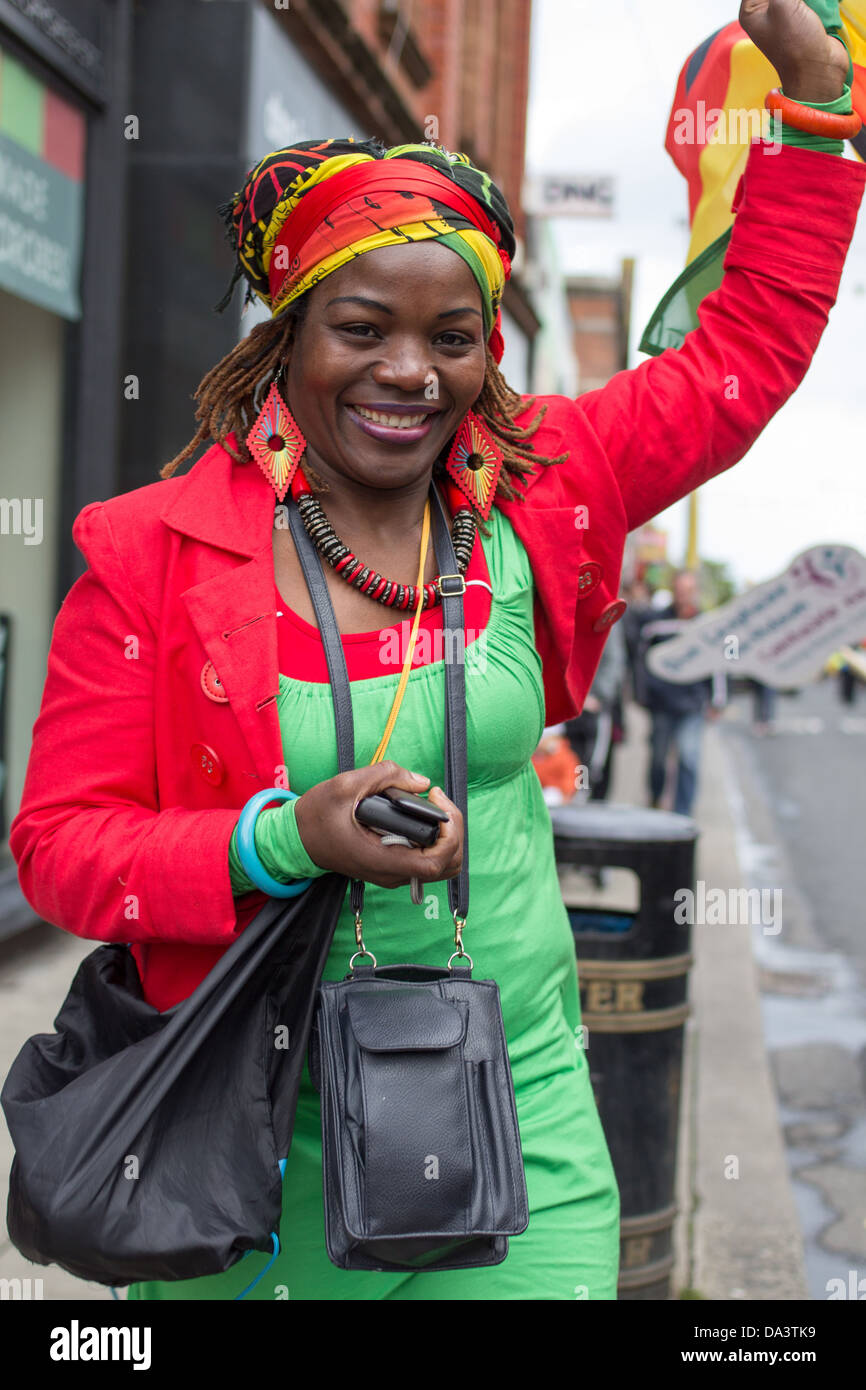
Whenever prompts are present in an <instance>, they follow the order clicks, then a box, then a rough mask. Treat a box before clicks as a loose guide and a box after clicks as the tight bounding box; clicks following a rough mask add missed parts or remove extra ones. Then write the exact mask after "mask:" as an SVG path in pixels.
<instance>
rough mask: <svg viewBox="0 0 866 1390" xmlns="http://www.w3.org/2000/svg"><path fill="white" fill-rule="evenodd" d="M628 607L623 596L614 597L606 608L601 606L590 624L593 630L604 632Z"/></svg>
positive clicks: (616, 621)
mask: <svg viewBox="0 0 866 1390" xmlns="http://www.w3.org/2000/svg"><path fill="white" fill-rule="evenodd" d="M627 608H628V604H627V603H626V601H625V599H624V598H618V599H614V601H613V603H609V604H608V605H607V608H603V609H602V610H601V612H600V613H599V615H598V617H597V618H596V620H595V622H594V623H593V625H592V630H593V632H604V630H605V629H606V628H609V627H610V626H611V624H612V623H618V622H619V620H620V618H621V617H622V615H623V613H624V612H625V610H626V609H627Z"/></svg>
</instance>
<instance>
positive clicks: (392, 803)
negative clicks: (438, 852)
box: [355, 787, 448, 849]
mask: <svg viewBox="0 0 866 1390" xmlns="http://www.w3.org/2000/svg"><path fill="white" fill-rule="evenodd" d="M355 819H356V820H359V821H360V822H361V824H362V825H368V826H370V828H371V829H372V830H380V831H382V832H384V833H385V834H389V835H405V836H406V839H407V840H411V841H412V842H413V844H416V845H419V846H420V847H421V848H422V849H426V848H427V847H428V845H432V844H435V842H436V840H437V839H438V837H439V827H440V825H441V824H442V823H443V821H446V820H447V819H448V812H447V811H443V810H442V809H441V807H439V806H434V805H433V804H432V803H431V802H429V801H425V800H424V798H423V797H421V796H415V795H414V793H413V792H407V791H404V790H403V789H402V787H386V788H385V789H384V791H381V792H374V793H373V795H372V796H365V797H364V799H363V801H359V802H358V805H357V806H356V807H355Z"/></svg>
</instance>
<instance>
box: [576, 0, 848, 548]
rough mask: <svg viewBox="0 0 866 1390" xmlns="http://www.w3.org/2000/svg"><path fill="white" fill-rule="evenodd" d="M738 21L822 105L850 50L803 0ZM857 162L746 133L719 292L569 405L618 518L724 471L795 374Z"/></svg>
mask: <svg viewBox="0 0 866 1390" xmlns="http://www.w3.org/2000/svg"><path fill="white" fill-rule="evenodd" d="M740 23H741V24H742V25H743V27H744V28H745V29H746V30H747V32H748V33H749V35H750V37H751V38H752V39H753V41H754V42H755V43H756V44H757V45H758V46H759V47H760V48H761V49H762V50H763V52H764V53H765V55H766V56H767V57H768V58H769V59H770V61H771V62H772V63H773V64H774V66H775V67H776V69H777V71H778V72H779V73H780V75H781V76H782V85H783V89H784V90H785V92H786V94H787V95H789V96H791V97H793V98H794V99H796V100H801V101H808V100H812V101H816V102H828V101H832V100H833V98H834V97H838V96H839V94H840V92H841V91H842V89H843V85H844V83H845V78H846V73H847V68H848V55H847V52H846V50H845V48H844V47H843V46H842V44H841V43H839V42H838V40H837V39H835V38H831V37H829V36H828V35H827V34H826V33H825V31H824V27H823V25H822V23H821V22H820V21H819V19H818V16H817V15H816V14H814V13H813V11H812V10H811V9H809V8H808V7H807V6H806V5H805V4H804V3H803V0H751V3H748V2H747V3H744V4H743V5H742V7H741V10H740ZM864 182H866V166H864V165H863V164H862V163H860V162H857V161H854V160H848V159H843V158H841V157H840V156H839V155H836V154H828V153H824V152H822V151H820V150H815V149H805V148H794V147H793V146H791V145H788V144H783V145H782V146H781V148H779V147H778V146H775V147H774V146H771V145H767V146H764V145H762V144H761V143H760V142H757V141H756V142H755V143H753V145H752V148H751V150H750V152H749V156H748V160H747V163H746V168H745V172H744V174H743V177H742V179H741V181H740V184H739V187H738V190H737V193H736V195H735V198H734V203H733V206H734V210H735V213H736V216H735V220H734V226H733V230H732V234H731V241H730V245H729V247H728V251H727V254H726V256H725V261H724V268H725V274H724V278H723V281H722V284H721V285H720V287H719V289H718V290H716V291H715V292H714V293H712V294H710V295H708V296H707V298H706V299H705V300H704V301H703V303H702V304H701V307H700V309H699V311H698V318H699V322H700V327H699V328H697V329H695V330H694V331H693V332H692V333H689V334H688V335H687V337H686V339H685V342H684V343H683V345H682V347H680V348H677V349H668V350H667V351H666V352H664V353H662V355H661V356H660V357H656V358H653V359H651V360H649V361H646V362H643V363H641V364H640V366H638V367H636V368H633V369H632V370H629V371H624V372H620V373H618V374H617V375H616V376H614V377H613V378H612V379H611V381H610V382H608V384H607V385H606V386H605V387H603V388H601V389H600V390H598V391H593V392H588V393H587V394H586V395H584V396H581V397H580V399H579V401H578V402H577V408H578V409H580V410H581V411H582V412H583V414H584V416H585V418H586V419H587V420H588V421H589V423H590V424H591V426H592V427H593V429H594V430H595V432H596V434H597V435H598V437H599V439H600V442H601V444H602V446H603V447H604V449H605V451H606V453H607V455H608V457H609V459H610V461H611V465H612V467H613V469H614V471H615V473H616V475H617V478H618V481H619V485H620V489H621V492H622V497H623V502H624V505H625V509H626V515H627V518H628V527H629V529H633V528H634V527H636V526H640V525H642V524H643V523H644V522H645V521H647V520H649V519H650V517H652V516H654V515H655V514H656V513H657V512H660V511H662V510H664V508H665V507H668V506H670V505H671V503H673V502H676V501H677V500H678V499H679V498H681V497H684V496H685V495H687V494H688V493H689V492H691V491H693V489H694V488H696V487H698V486H700V484H701V483H704V482H706V481H707V479H709V478H712V477H715V476H716V474H718V473H722V472H724V471H725V469H727V468H730V467H731V466H732V465H733V464H735V463H736V462H737V461H738V460H739V459H741V458H742V457H743V455H744V454H745V453H746V452H747V450H748V449H749V447H750V446H751V445H752V443H753V442H754V441H755V439H756V438H757V437H758V435H759V434H760V433H761V431H762V430H763V429H764V427H765V426H766V425H767V423H768V422H769V421H770V420H771V419H772V417H773V415H775V413H776V411H777V410H778V409H779V408H780V407H781V406H782V405H783V404H784V403H785V401H786V400H787V399H788V397H789V396H790V395H791V393H792V392H793V391H794V390H795V389H796V388H797V386H798V385H799V384H800V382H801V381H802V379H803V377H804V375H805V373H806V370H807V368H808V366H809V363H810V362H811V360H812V357H813V355H814V353H815V350H816V348H817V346H818V343H819V341H820V338H821V335H822V333H823V331H824V328H825V327H826V324H827V319H828V315H829V311H830V309H831V307H832V305H833V304H834V303H835V300H836V295H837V293H838V288H839V280H840V277H841V274H842V267H843V265H844V260H845V254H846V251H847V248H848V244H849V242H850V240H851V237H852V235H853V232H854V226H855V222H856V218H857V211H858V209H859V206H860V202H861V199H862V196H863V186H864Z"/></svg>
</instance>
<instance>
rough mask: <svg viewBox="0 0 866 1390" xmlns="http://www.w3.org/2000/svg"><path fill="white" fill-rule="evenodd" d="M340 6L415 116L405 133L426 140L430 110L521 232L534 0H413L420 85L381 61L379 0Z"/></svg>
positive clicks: (442, 135) (442, 134) (449, 144)
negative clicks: (495, 188) (425, 67)
mask: <svg viewBox="0 0 866 1390" xmlns="http://www.w3.org/2000/svg"><path fill="white" fill-rule="evenodd" d="M344 8H345V10H346V12H347V14H348V16H349V19H350V22H351V24H352V26H353V28H354V29H355V31H356V32H357V33H358V34H359V35H360V36H361V37H362V38H363V40H364V41H365V43H366V44H367V46H368V47H369V49H370V50H371V52H372V53H373V54H375V56H376V57H377V59H378V60H379V62H380V63H382V65H383V68H384V70H385V73H386V75H387V77H388V79H389V81H390V82H391V83H392V84H393V86H394V87H395V88H396V89H397V91H398V92H399V94H400V96H401V97H402V99H403V101H404V102H405V103H406V105H407V106H408V108H409V110H410V111H411V112H412V113H413V115H414V116H415V118H416V120H417V129H416V131H415V132H414V133H413V135H411V136H410V135H407V136H406V137H405V138H407V139H410V138H414V139H417V140H421V139H424V138H425V129H424V123H425V120H426V119H427V118H428V117H430V116H435V117H436V119H437V121H438V123H439V139H440V140H441V142H442V144H443V145H445V146H446V148H448V149H465V150H466V151H467V153H468V154H469V155H470V156H471V157H472V158H473V159H475V160H476V161H477V162H478V163H479V164H481V165H482V166H483V167H484V168H485V169H487V170H489V172H490V174H491V175H492V177H493V178H494V179H495V181H496V182H497V183H498V184H499V185H500V187H501V188H502V190H503V192H504V194H505V196H506V198H507V199H508V203H509V205H510V207H511V210H512V213H513V214H514V217H515V222H516V224H517V232H518V235H519V236H524V235H525V227H524V222H523V216H522V212H521V210H520V196H521V188H522V183H523V164H524V146H525V140H526V108H527V100H528V92H529V39H530V24H531V16H532V0H415V4H414V5H413V6H412V33H413V35H414V37H415V40H416V42H417V43H418V46H419V48H420V49H421V52H422V53H423V55H424V57H425V58H426V59H427V62H428V63H429V64H430V66H431V68H432V69H433V75H432V77H431V79H430V81H429V82H428V83H426V85H425V86H423V87H420V88H419V87H416V86H415V85H414V83H413V82H412V81H411V80H410V78H409V76H408V74H407V73H406V71H405V69H404V68H403V67H402V66H401V64H399V63H397V62H394V61H393V60H391V61H388V59H387V53H388V45H387V44H385V43H383V42H382V40H381V39H380V35H379V0H344ZM405 8H406V7H405V6H404V11H405Z"/></svg>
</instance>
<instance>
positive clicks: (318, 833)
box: [295, 759, 463, 888]
mask: <svg viewBox="0 0 866 1390" xmlns="http://www.w3.org/2000/svg"><path fill="white" fill-rule="evenodd" d="M429 781H430V778H429V777H420V776H418V775H417V774H416V773H414V772H409V771H407V769H406V768H405V767H400V765H399V764H398V763H395V762H393V761H391V760H390V759H389V760H388V761H387V762H382V763H374V764H373V765H372V766H371V767H359V768H355V770H354V771H353V772H341V773H339V774H338V776H336V777H329V778H328V779H327V781H325V782H319V783H318V785H317V786H315V787H311V788H310V790H309V791H308V792H304V794H303V796H299V797H298V799H297V801H296V802H295V822H296V824H297V827H298V833H299V835H300V837H301V840H302V841H303V844H304V848H305V849H306V851H307V853H308V854H309V856H310V858H311V859H312V860H314V862H315V863H316V864H318V865H319V866H320V867H321V868H323V869H330V870H332V871H333V872H334V873H338V874H346V875H347V876H348V877H349V878H359V879H363V880H364V881H365V882H366V883H377V884H379V886H380V887H381V888H399V887H401V886H402V885H403V884H405V883H409V882H410V880H411V879H412V878H418V879H420V880H421V882H422V883H427V882H438V881H439V880H441V879H445V878H455V877H456V876H457V874H459V872H460V866H461V864H462V863H463V817H462V815H461V814H460V811H459V810H458V809H457V807H456V806H455V805H454V802H453V801H449V800H448V797H447V796H446V795H445V793H444V792H443V791H442V790H441V788H439V787H434V788H433V790H432V791H431V792H430V795H429V798H428V800H429V801H430V802H432V804H433V805H434V806H439V807H440V808H441V809H442V810H443V811H447V812H448V820H447V821H443V823H442V826H441V829H440V831H439V836H438V839H437V840H436V841H435V842H434V843H433V844H432V845H430V846H429V847H428V848H427V849H409V848H408V847H407V846H406V845H383V844H382V838H381V836H380V835H377V833H376V831H375V830H370V828H369V827H368V826H366V825H361V823H360V821H357V820H355V816H354V811H355V807H356V806H357V804H358V802H359V801H362V800H363V799H364V797H365V796H372V794H373V792H378V791H381V790H382V789H383V788H384V787H400V788H402V789H403V790H404V791H409V792H415V793H416V794H417V793H419V792H423V791H424V790H425V788H426V787H427V785H428V784H429Z"/></svg>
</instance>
